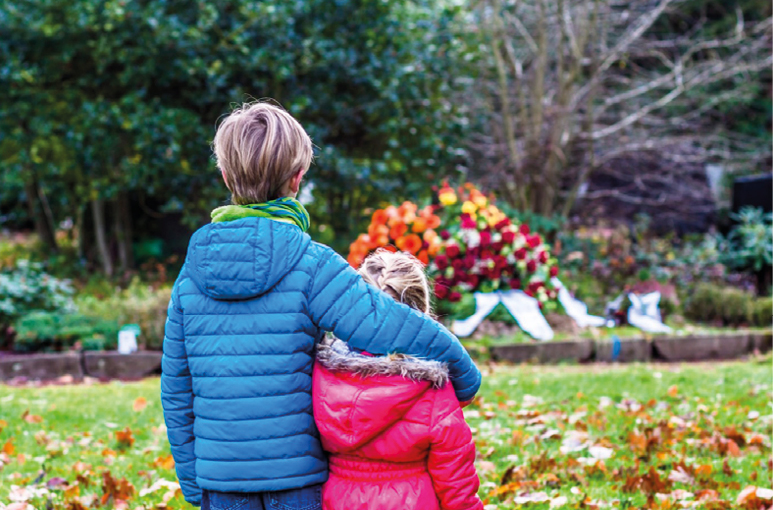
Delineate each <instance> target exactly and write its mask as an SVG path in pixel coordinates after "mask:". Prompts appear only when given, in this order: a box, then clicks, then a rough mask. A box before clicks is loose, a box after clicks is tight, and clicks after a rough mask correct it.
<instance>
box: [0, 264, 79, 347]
mask: <svg viewBox="0 0 773 510" xmlns="http://www.w3.org/2000/svg"><path fill="white" fill-rule="evenodd" d="M72 293H73V289H72V287H71V286H70V283H69V282H68V281H67V280H60V279H58V278H55V277H53V276H51V275H49V274H47V273H46V272H44V271H43V269H42V266H41V265H40V264H36V263H32V262H30V261H28V260H19V261H17V262H16V265H15V267H13V268H11V269H10V270H6V271H2V272H0V328H4V327H5V326H7V325H9V324H11V323H13V322H14V321H15V320H16V319H18V318H19V317H22V316H24V315H25V314H28V313H30V312H32V311H36V310H44V311H60V310H64V311H67V310H72V309H73V303H72ZM0 340H2V338H0Z"/></svg>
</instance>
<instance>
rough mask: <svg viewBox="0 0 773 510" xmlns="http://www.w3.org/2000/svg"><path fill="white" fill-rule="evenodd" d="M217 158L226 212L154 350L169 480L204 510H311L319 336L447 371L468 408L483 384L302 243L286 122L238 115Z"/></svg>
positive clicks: (296, 164)
mask: <svg viewBox="0 0 773 510" xmlns="http://www.w3.org/2000/svg"><path fill="white" fill-rule="evenodd" d="M214 152H215V156H216V159H217V164H218V167H219V168H220V171H221V172H222V174H223V179H224V180H225V183H226V186H227V187H228V189H229V190H230V191H231V193H232V203H233V205H229V206H225V207H220V208H218V209H215V210H214V211H213V212H212V223H210V224H209V225H206V226H204V227H202V228H201V229H199V230H198V231H197V232H196V233H194V235H193V237H192V238H191V242H190V245H189V247H188V255H187V257H186V260H185V265H184V266H183V269H182V271H181V272H180V276H179V277H178V279H177V281H176V282H175V285H174V289H173V291H172V299H171V301H170V303H169V310H168V314H169V315H168V318H167V324H166V335H165V338H164V357H163V363H162V372H163V374H162V376H161V399H162V403H163V407H164V418H165V421H166V425H167V431H168V432H167V433H168V436H169V442H170V443H171V445H172V454H173V455H174V459H175V463H176V469H177V476H178V478H179V479H180V485H181V487H182V490H183V494H184V496H185V499H186V500H187V501H188V502H190V503H191V504H193V505H202V506H203V507H204V509H208V508H212V509H216V510H229V509H233V510H236V509H237V508H242V510H248V509H263V508H281V509H286V510H292V509H301V508H303V509H306V510H311V509H315V508H320V492H321V484H322V483H323V482H325V480H327V461H326V458H325V455H324V453H323V452H322V447H321V445H320V441H319V434H318V431H317V429H316V427H315V425H314V418H313V416H312V400H311V370H312V364H313V359H314V346H315V344H316V342H317V341H318V340H319V339H320V338H321V337H322V335H323V334H324V332H325V331H332V332H333V333H335V335H336V336H337V337H338V338H340V339H342V340H344V341H346V342H348V343H349V344H350V345H351V346H352V347H354V348H356V349H361V350H364V351H368V352H371V353H374V354H384V353H387V352H402V353H405V354H412V355H414V356H419V357H426V358H431V359H435V360H438V361H443V362H446V363H448V366H449V371H450V374H451V377H452V382H453V385H454V389H455V391H456V396H457V398H458V399H459V400H460V401H467V400H470V399H472V398H473V396H474V395H475V393H476V391H477V390H478V387H479V386H480V378H481V377H480V372H479V371H478V369H477V368H476V367H475V365H474V364H473V363H472V360H471V359H470V357H469V355H468V354H467V353H466V351H465V350H464V349H463V348H462V346H461V344H459V342H458V340H457V339H456V338H455V337H454V336H453V335H451V334H450V333H449V332H448V331H447V330H446V329H445V328H444V327H443V326H441V325H440V324H438V323H436V322H435V321H433V320H432V319H430V318H429V317H428V316H427V315H425V314H422V313H420V312H417V311H415V310H412V309H410V308H409V307H408V306H405V305H403V304H400V303H397V302H396V301H395V300H393V299H391V298H390V297H389V296H387V295H385V294H382V293H381V292H380V291H378V290H376V289H374V288H373V287H372V286H370V285H367V284H366V283H365V282H364V281H363V280H362V278H361V277H360V276H359V275H358V274H357V273H356V272H355V271H354V270H353V269H351V268H350V267H349V265H348V264H347V263H346V261H345V260H344V259H343V258H341V257H340V256H339V255H338V254H336V253H335V252H334V251H333V250H331V249H330V248H328V247H326V246H323V245H320V244H317V243H314V242H312V241H311V239H310V238H309V236H308V235H306V234H305V232H306V230H307V229H308V227H309V218H308V214H307V213H306V210H305V209H304V208H303V206H302V205H301V204H300V203H299V202H298V201H296V200H295V196H296V194H297V193H298V189H299V187H300V184H301V180H302V178H303V175H304V174H305V173H306V171H307V170H308V168H309V165H310V164H311V159H312V145H311V140H310V139H309V137H308V135H307V134H306V132H305V131H304V130H303V128H302V127H301V126H300V124H298V122H297V121H296V120H295V119H293V118H292V117H291V116H290V115H289V114H288V113H287V112H285V111H284V110H282V109H280V108H277V107H275V106H272V105H269V104H266V103H256V104H251V105H245V106H243V107H242V108H239V109H237V110H235V111H234V112H233V113H231V115H230V116H228V117H227V118H226V119H225V120H224V121H223V123H222V124H221V125H220V127H219V128H218V130H217V134H216V135H215V140H214ZM382 326H383V327H382Z"/></svg>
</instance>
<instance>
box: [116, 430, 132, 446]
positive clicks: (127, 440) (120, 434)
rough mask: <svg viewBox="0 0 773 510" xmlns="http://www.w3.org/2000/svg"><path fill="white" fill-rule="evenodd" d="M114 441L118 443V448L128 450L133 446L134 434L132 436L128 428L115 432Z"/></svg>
mask: <svg viewBox="0 0 773 510" xmlns="http://www.w3.org/2000/svg"><path fill="white" fill-rule="evenodd" d="M115 439H116V440H117V441H118V445H119V446H122V447H125V448H129V447H131V446H132V445H133V444H134V434H132V430H131V429H130V428H129V427H126V428H125V429H123V430H116V431H115Z"/></svg>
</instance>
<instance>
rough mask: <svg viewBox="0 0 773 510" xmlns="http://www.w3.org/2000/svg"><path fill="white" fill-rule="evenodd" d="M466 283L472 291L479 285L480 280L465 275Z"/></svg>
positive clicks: (473, 276)
mask: <svg viewBox="0 0 773 510" xmlns="http://www.w3.org/2000/svg"><path fill="white" fill-rule="evenodd" d="M467 283H469V284H470V285H471V286H472V290H475V289H476V288H477V287H478V284H479V283H480V279H479V278H478V277H477V276H476V275H474V274H471V275H467Z"/></svg>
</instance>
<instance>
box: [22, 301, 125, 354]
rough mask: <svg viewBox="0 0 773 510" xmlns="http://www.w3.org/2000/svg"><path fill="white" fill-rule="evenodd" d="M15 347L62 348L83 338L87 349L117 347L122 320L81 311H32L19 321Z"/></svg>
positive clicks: (26, 349) (58, 349) (35, 348)
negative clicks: (118, 320) (90, 314)
mask: <svg viewBox="0 0 773 510" xmlns="http://www.w3.org/2000/svg"><path fill="white" fill-rule="evenodd" d="M15 329H16V340H15V342H14V350H17V351H23V352H29V351H51V350H54V351H61V350H66V349H68V348H71V347H73V346H75V344H76V342H81V345H82V348H83V349H86V350H102V349H114V348H115V347H116V343H117V338H118V324H117V323H116V322H115V321H111V320H107V319H102V318H99V317H89V316H86V315H82V314H79V313H60V312H45V311H38V312H32V313H29V314H27V315H25V316H24V317H22V318H20V319H19V320H18V321H16V324H15Z"/></svg>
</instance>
